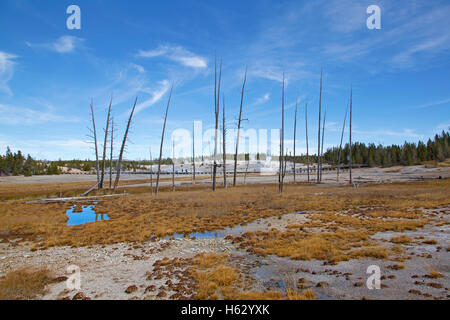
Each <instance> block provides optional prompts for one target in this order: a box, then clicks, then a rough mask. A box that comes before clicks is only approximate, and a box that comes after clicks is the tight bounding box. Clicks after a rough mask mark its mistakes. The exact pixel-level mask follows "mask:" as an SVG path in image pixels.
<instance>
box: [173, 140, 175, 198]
mask: <svg viewBox="0 0 450 320" xmlns="http://www.w3.org/2000/svg"><path fill="white" fill-rule="evenodd" d="M174 191H175V141H173V140H172V192H174Z"/></svg>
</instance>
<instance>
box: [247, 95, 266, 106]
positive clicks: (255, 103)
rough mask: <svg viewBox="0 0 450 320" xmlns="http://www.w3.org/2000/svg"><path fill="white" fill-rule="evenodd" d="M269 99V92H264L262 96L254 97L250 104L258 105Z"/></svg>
mask: <svg viewBox="0 0 450 320" xmlns="http://www.w3.org/2000/svg"><path fill="white" fill-rule="evenodd" d="M269 100H270V94H269V93H265V94H264V95H263V96H262V97H259V98H258V99H256V100H255V102H253V103H252V104H251V105H252V106H256V105H260V104H263V103H266V102H267V101H269Z"/></svg>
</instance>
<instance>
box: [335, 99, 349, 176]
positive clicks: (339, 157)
mask: <svg viewBox="0 0 450 320" xmlns="http://www.w3.org/2000/svg"><path fill="white" fill-rule="evenodd" d="M347 112H348V103H347V108H345V116H344V123H343V124H342V133H341V143H340V144H339V153H338V159H337V160H338V165H337V181H338V182H339V173H340V172H339V171H340V169H341V152H342V140H343V139H344V130H345V122H346V121H347Z"/></svg>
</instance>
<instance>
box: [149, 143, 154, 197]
mask: <svg viewBox="0 0 450 320" xmlns="http://www.w3.org/2000/svg"><path fill="white" fill-rule="evenodd" d="M149 151H150V194H153V157H152V148H151V147H150V148H149Z"/></svg>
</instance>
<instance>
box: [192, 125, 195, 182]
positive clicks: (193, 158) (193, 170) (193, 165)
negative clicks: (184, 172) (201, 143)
mask: <svg viewBox="0 0 450 320" xmlns="http://www.w3.org/2000/svg"><path fill="white" fill-rule="evenodd" d="M192 184H195V124H194V123H192Z"/></svg>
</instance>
